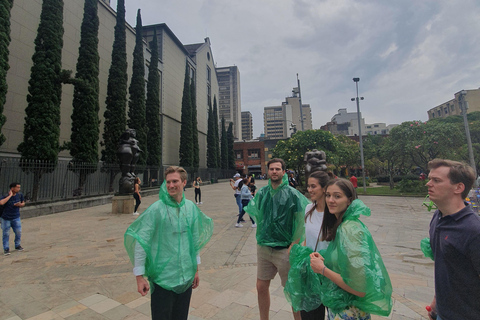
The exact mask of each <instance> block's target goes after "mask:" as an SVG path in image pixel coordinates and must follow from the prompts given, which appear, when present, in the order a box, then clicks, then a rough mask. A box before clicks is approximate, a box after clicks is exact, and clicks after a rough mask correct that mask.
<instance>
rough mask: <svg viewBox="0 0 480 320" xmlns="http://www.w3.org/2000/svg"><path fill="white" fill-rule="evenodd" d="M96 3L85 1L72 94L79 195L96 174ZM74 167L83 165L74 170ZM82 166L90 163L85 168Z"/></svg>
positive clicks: (72, 152) (72, 143) (72, 140)
mask: <svg viewBox="0 0 480 320" xmlns="http://www.w3.org/2000/svg"><path fill="white" fill-rule="evenodd" d="M98 25H99V21H98V1H97V0H85V4H84V11H83V20H82V26H81V35H80V47H79V49H78V60H77V72H76V74H75V79H74V80H73V81H72V82H73V84H74V91H73V102H72V106H73V112H72V117H71V119H72V134H71V136H70V144H69V149H70V155H71V156H72V157H73V159H72V162H73V166H72V167H71V169H72V170H73V171H75V172H78V173H79V177H80V179H79V191H80V192H82V190H83V186H84V185H85V182H86V178H87V175H88V174H89V173H92V171H95V170H96V168H97V166H96V164H97V162H98V138H99V134H100V130H99V119H98V111H99V102H98V92H99V84H98V73H99V55H98ZM77 163H82V164H81V165H80V166H77V165H76V164H77ZM85 163H89V164H90V165H89V167H88V168H87V167H86V165H85Z"/></svg>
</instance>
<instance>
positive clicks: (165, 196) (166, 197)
mask: <svg viewBox="0 0 480 320" xmlns="http://www.w3.org/2000/svg"><path fill="white" fill-rule="evenodd" d="M158 198H159V199H160V200H161V201H162V202H163V203H164V204H166V205H167V206H169V207H173V208H179V207H183V206H184V205H185V193H183V194H182V201H180V203H178V202H177V201H175V199H173V198H172V197H171V196H170V194H169V193H168V190H167V181H166V180H164V181H163V183H162V186H161V187H160V191H159V192H158Z"/></svg>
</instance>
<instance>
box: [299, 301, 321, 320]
mask: <svg viewBox="0 0 480 320" xmlns="http://www.w3.org/2000/svg"><path fill="white" fill-rule="evenodd" d="M300 314H301V315H302V320H323V319H325V306H324V305H323V304H321V305H320V307H318V308H317V309H315V310H312V311H308V312H307V311H303V310H302V311H300Z"/></svg>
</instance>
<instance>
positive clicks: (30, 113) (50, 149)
mask: <svg viewBox="0 0 480 320" xmlns="http://www.w3.org/2000/svg"><path fill="white" fill-rule="evenodd" d="M62 46H63V1H62V0H44V1H43V3H42V12H41V13H40V24H39V26H38V31H37V37H36V38H35V52H34V54H33V56H32V61H33V65H32V68H31V75H30V80H29V81H28V84H29V87H28V92H29V93H28V95H27V103H28V105H27V108H26V109H25V114H26V116H25V126H24V130H23V142H22V143H20V145H19V146H18V151H19V152H20V153H21V161H22V163H23V164H25V165H27V163H26V162H28V161H29V160H42V161H46V162H48V163H49V164H50V166H49V167H48V169H45V168H42V169H36V168H33V169H27V167H26V166H24V167H23V168H24V170H32V171H33V172H34V186H35V187H34V190H33V192H32V197H33V199H34V200H36V199H37V192H38V185H39V182H40V178H41V177H42V174H43V173H45V172H47V171H51V170H53V169H54V167H55V166H56V163H57V157H58V152H59V151H60V145H59V141H58V140H59V137H60V102H61V97H62V79H61V78H62V75H63V74H62ZM28 168H32V167H31V166H29V167H28Z"/></svg>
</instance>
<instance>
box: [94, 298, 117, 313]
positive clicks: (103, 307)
mask: <svg viewBox="0 0 480 320" xmlns="http://www.w3.org/2000/svg"><path fill="white" fill-rule="evenodd" d="M119 305H120V302H118V301H115V300H112V299H105V300H102V301H100V302H98V303H95V304H92V305H91V306H90V309H92V310H93V311H96V312H98V313H100V314H102V313H105V312H106V311H108V310H111V309H113V308H115V307H118V306H119Z"/></svg>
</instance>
